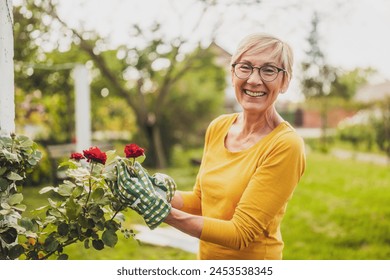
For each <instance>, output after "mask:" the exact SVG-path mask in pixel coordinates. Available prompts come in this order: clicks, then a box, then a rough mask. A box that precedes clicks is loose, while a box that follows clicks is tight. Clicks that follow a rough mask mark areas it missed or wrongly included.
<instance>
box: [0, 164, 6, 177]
mask: <svg viewBox="0 0 390 280" xmlns="http://www.w3.org/2000/svg"><path fill="white" fill-rule="evenodd" d="M6 171H7V167H5V166H3V167H0V176H1V175H3V174H4V173H5V172H6Z"/></svg>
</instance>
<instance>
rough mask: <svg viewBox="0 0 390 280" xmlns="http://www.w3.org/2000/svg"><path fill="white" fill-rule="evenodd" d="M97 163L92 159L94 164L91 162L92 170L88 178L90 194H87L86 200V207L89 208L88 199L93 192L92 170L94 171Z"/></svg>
mask: <svg viewBox="0 0 390 280" xmlns="http://www.w3.org/2000/svg"><path fill="white" fill-rule="evenodd" d="M95 164H96V163H94V162H93V161H92V164H91V171H90V176H89V178H88V186H89V190H88V196H87V200H86V201H85V206H84V207H85V208H87V204H88V201H89V197H90V196H91V192H92V172H93V168H94V166H95Z"/></svg>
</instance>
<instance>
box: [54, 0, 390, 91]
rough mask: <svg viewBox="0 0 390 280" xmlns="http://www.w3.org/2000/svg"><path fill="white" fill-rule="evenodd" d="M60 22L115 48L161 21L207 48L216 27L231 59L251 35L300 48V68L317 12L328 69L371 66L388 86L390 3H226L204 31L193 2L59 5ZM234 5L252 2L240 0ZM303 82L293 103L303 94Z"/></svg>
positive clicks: (66, 0)
mask: <svg viewBox="0 0 390 280" xmlns="http://www.w3.org/2000/svg"><path fill="white" fill-rule="evenodd" d="M58 1H59V4H60V6H59V13H60V15H61V17H62V18H63V19H64V20H65V21H66V22H67V23H68V24H70V25H71V26H74V27H80V26H83V28H84V29H86V30H91V29H94V30H97V31H98V32H99V33H100V34H101V35H102V36H103V37H106V38H108V40H109V42H110V43H111V44H112V45H113V46H115V45H118V44H131V43H132V41H131V36H130V35H129V27H130V26H131V24H134V23H138V24H140V25H141V26H143V27H148V26H150V25H151V24H152V23H153V22H155V21H158V22H160V23H161V24H162V30H163V32H164V37H166V38H168V37H172V38H173V37H175V36H178V35H181V36H183V37H184V38H187V39H189V41H190V42H197V41H199V40H200V41H203V43H204V44H208V43H209V39H210V38H211V34H210V30H211V29H212V27H213V26H215V24H216V23H217V22H219V28H218V30H217V32H216V33H215V40H216V42H217V43H218V44H219V45H220V46H221V47H223V48H225V49H226V50H227V51H229V52H233V51H234V49H235V48H236V46H237V44H238V42H239V41H240V39H241V38H242V37H243V36H245V35H247V34H249V33H253V32H268V33H272V34H274V35H276V36H279V37H280V38H282V39H284V40H286V41H287V42H288V43H290V44H291V46H292V47H293V49H294V53H295V66H296V67H295V68H296V70H297V72H296V73H297V74H296V75H299V69H298V66H299V64H300V62H301V61H302V60H303V59H304V58H305V50H307V46H308V45H307V37H308V35H309V32H310V29H311V24H310V22H311V19H312V16H313V13H314V12H317V13H318V15H319V16H320V24H319V35H320V47H321V49H322V51H323V53H324V54H325V58H326V60H327V62H328V64H330V65H332V66H335V67H339V68H340V69H343V70H345V71H348V70H352V69H354V68H356V67H373V68H375V69H377V70H378V71H379V75H378V77H377V79H376V80H375V81H373V82H381V81H386V80H390V54H389V50H390V36H389V31H388V29H389V27H390V16H389V15H390V1H388V0H327V1H316V0H278V1H275V0H260V1H258V2H260V3H259V4H257V5H255V6H253V5H245V4H242V5H240V6H239V7H237V6H235V7H233V6H229V5H228V4H229V3H230V2H232V0H225V1H224V0H220V1H219V3H220V4H219V5H218V6H216V7H214V8H209V9H208V10H207V13H206V14H205V16H204V17H203V20H202V21H201V22H200V24H198V23H199V22H198V19H199V17H200V15H201V11H202V6H201V5H200V4H199V3H195V2H194V1H193V0H122V1H121V0H58ZM236 2H241V3H245V2H250V1H249V0H242V1H236ZM297 84H298V81H297V77H296V78H295V79H293V81H292V83H291V86H290V89H291V91H292V92H293V93H292V94H290V95H288V96H290V98H297V96H298V95H299V93H298V91H299V89H298V86H297Z"/></svg>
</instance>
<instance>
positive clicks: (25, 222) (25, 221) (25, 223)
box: [19, 218, 34, 231]
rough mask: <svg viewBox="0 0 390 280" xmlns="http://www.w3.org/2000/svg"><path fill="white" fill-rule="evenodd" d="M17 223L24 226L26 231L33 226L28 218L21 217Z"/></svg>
mask: <svg viewBox="0 0 390 280" xmlns="http://www.w3.org/2000/svg"><path fill="white" fill-rule="evenodd" d="M19 225H20V226H22V227H24V228H25V229H26V230H27V231H28V230H32V229H33V227H34V224H33V222H32V221H31V220H30V219H29V218H22V219H20V220H19Z"/></svg>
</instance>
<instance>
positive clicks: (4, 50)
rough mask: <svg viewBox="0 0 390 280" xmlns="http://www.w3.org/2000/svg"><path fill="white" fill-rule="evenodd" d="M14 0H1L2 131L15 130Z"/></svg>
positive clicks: (0, 125)
mask: <svg viewBox="0 0 390 280" xmlns="http://www.w3.org/2000/svg"><path fill="white" fill-rule="evenodd" d="M12 27H13V15H12V0H0V131H1V133H2V134H10V133H12V132H15V97H14V62H13V58H14V44H13V42H14V40H13V28H12Z"/></svg>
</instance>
